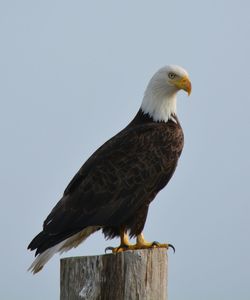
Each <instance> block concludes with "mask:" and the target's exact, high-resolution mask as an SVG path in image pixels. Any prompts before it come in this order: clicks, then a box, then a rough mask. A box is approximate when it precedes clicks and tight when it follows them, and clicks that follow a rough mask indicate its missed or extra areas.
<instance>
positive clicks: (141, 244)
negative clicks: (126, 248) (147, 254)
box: [133, 233, 175, 252]
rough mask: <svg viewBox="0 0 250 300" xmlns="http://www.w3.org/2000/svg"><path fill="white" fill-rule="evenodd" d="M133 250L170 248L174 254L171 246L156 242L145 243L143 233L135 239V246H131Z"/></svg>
mask: <svg viewBox="0 0 250 300" xmlns="http://www.w3.org/2000/svg"><path fill="white" fill-rule="evenodd" d="M133 248H134V250H138V249H150V248H166V249H168V248H172V249H173V251H174V252H175V247H174V246H173V245H171V244H161V243H159V242H157V241H154V242H147V241H146V240H145V239H144V236H143V233H140V234H139V235H138V236H137V238H136V244H135V245H134V246H133Z"/></svg>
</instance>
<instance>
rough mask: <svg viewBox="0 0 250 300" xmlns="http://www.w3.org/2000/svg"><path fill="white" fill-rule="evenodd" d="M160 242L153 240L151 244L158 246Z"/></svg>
mask: <svg viewBox="0 0 250 300" xmlns="http://www.w3.org/2000/svg"><path fill="white" fill-rule="evenodd" d="M159 244H160V243H159V242H157V241H153V243H152V246H158V245H159Z"/></svg>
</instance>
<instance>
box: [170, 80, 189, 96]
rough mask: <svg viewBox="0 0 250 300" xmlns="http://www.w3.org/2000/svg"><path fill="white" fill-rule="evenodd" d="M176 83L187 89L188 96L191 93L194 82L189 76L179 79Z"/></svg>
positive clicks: (181, 88) (179, 87)
mask: <svg viewBox="0 0 250 300" xmlns="http://www.w3.org/2000/svg"><path fill="white" fill-rule="evenodd" d="M174 84H175V85H176V87H177V88H178V89H180V90H184V91H186V92H187V93H188V96H189V95H190V94H191V91H192V84H191V81H190V79H189V78H188V77H182V78H180V79H177V80H176V81H175V82H174Z"/></svg>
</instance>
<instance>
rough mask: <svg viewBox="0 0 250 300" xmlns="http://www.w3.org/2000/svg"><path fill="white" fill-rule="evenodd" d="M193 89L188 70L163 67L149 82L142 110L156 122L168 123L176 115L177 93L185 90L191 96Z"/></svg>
mask: <svg viewBox="0 0 250 300" xmlns="http://www.w3.org/2000/svg"><path fill="white" fill-rule="evenodd" d="M191 88H192V87H191V82H190V79H189V76H188V73H187V71H186V70H184V69H183V68H181V67H178V66H174V65H170V66H166V67H163V68H161V69H160V70H159V71H157V72H156V73H155V74H154V76H153V77H152V78H151V80H150V81H149V84H148V86H147V88H146V91H145V94H144V97H143V101H142V105H141V110H142V111H143V113H145V114H149V115H150V116H151V117H152V118H153V120H154V121H156V122H157V121H158V122H160V121H163V122H167V121H168V120H169V119H173V118H172V116H174V115H176V94H177V92H178V91H179V90H184V91H186V92H187V93H188V95H190V93H191ZM173 120H174V119H173Z"/></svg>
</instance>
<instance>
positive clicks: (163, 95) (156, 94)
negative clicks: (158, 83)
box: [141, 89, 176, 122]
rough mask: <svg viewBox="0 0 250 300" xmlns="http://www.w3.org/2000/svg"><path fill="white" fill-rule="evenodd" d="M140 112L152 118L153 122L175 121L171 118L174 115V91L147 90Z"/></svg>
mask: <svg viewBox="0 0 250 300" xmlns="http://www.w3.org/2000/svg"><path fill="white" fill-rule="evenodd" d="M141 110H142V111H143V113H145V114H148V115H149V116H150V117H152V119H153V120H154V121H155V122H167V121H168V120H172V121H175V119H174V118H173V116H175V115H176V91H175V90H170V91H166V90H162V89H159V90H152V89H147V90H146V92H145V94H144V97H143V101H142V105H141Z"/></svg>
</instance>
